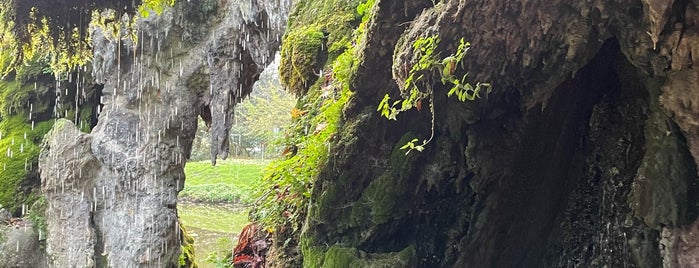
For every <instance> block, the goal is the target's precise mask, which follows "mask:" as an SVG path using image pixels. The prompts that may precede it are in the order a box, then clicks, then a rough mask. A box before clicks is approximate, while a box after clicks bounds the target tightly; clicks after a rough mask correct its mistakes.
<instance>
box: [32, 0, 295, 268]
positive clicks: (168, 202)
mask: <svg viewBox="0 0 699 268" xmlns="http://www.w3.org/2000/svg"><path fill="white" fill-rule="evenodd" d="M288 6H289V2H288V1H285V0H281V1H249V2H248V1H246V2H245V3H243V2H238V1H226V2H223V3H221V2H219V1H178V3H177V5H175V6H174V7H173V8H168V9H166V10H165V11H164V12H163V13H162V14H160V15H158V16H156V15H155V14H151V16H150V17H148V18H144V19H139V20H137V22H136V24H135V25H134V26H133V29H126V28H123V29H122V31H121V33H123V35H122V36H117V37H115V36H114V35H113V33H112V32H105V31H104V29H102V28H100V27H93V28H92V29H91V31H92V36H93V39H94V48H93V54H94V62H93V76H94V77H95V79H96V82H97V83H103V84H104V91H103V92H104V94H103V97H102V102H103V104H104V109H103V110H102V112H101V114H100V117H99V121H98V123H97V125H96V126H95V127H94V129H93V130H92V132H91V133H89V134H84V133H80V132H78V131H77V129H75V127H74V126H72V125H71V124H70V123H68V122H64V121H59V123H57V124H56V126H55V128H54V130H53V134H52V135H49V138H48V140H47V143H48V144H47V146H46V148H45V150H44V152H43V153H42V156H41V160H40V168H41V170H42V189H43V191H44V193H45V195H46V197H47V201H48V203H49V204H50V206H49V208H48V209H47V212H46V213H47V215H49V217H47V219H48V237H47V252H48V254H49V263H50V265H51V267H104V266H108V267H175V266H178V257H179V255H180V243H181V241H180V240H181V234H180V227H179V225H178V222H177V211H176V204H177V193H178V192H179V191H180V190H181V189H182V187H183V184H184V179H185V178H184V172H183V167H184V163H185V161H186V160H187V159H188V157H189V153H190V151H191V144H192V139H193V138H194V133H195V132H196V128H197V116H200V115H201V116H202V117H203V118H205V119H206V118H209V120H210V119H211V118H212V117H213V118H214V119H215V120H214V121H213V122H212V121H209V122H208V123H210V124H212V125H213V126H212V129H213V131H212V141H214V142H215V144H218V145H220V146H214V149H213V152H212V155H213V157H214V159H215V157H216V156H217V155H219V156H222V157H225V155H226V153H227V144H228V141H227V139H228V138H227V137H228V129H229V128H230V120H228V119H225V118H230V116H231V114H232V107H233V106H234V105H235V104H236V103H237V102H239V101H240V100H242V98H244V97H245V96H247V94H249V93H250V90H251V88H252V83H253V82H254V79H256V78H257V76H258V75H259V73H260V72H261V71H262V69H264V66H265V65H266V64H268V63H269V62H271V61H272V60H273V55H274V52H275V50H276V47H277V45H278V41H277V40H279V38H278V37H279V35H281V34H282V31H283V29H284V23H285V20H286V19H285V18H286V9H287V7H288ZM123 20H125V21H126V20H128V18H124V19H123ZM130 33H134V34H135V35H136V36H138V39H137V40H138V41H137V42H135V41H134V39H132V38H130V37H129V34H130ZM253 58H254V59H255V60H254V61H253V60H251V59H253ZM209 112H210V114H209ZM66 228H67V230H69V231H63V230H66ZM78 245H79V246H78Z"/></svg>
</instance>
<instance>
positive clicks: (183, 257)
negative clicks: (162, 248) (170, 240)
mask: <svg viewBox="0 0 699 268" xmlns="http://www.w3.org/2000/svg"><path fill="white" fill-rule="evenodd" d="M178 225H179V226H180V234H181V237H180V239H181V240H182V241H181V242H182V245H180V250H181V253H180V257H179V265H180V268H197V267H199V266H198V265H197V263H196V262H194V238H193V237H192V236H190V235H189V234H188V233H187V230H186V229H185V228H184V225H182V222H180V221H179V220H178Z"/></svg>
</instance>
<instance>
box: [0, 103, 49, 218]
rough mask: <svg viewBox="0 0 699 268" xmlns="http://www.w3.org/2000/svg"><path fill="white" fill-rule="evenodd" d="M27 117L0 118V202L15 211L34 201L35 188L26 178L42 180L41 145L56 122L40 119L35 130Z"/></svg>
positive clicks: (36, 182) (36, 180)
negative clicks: (40, 173)
mask: <svg viewBox="0 0 699 268" xmlns="http://www.w3.org/2000/svg"><path fill="white" fill-rule="evenodd" d="M25 119H26V116H25V115H15V116H11V117H9V118H4V119H2V121H0V133H1V135H2V137H1V138H0V151H1V152H2V153H0V204H2V205H3V206H4V207H6V208H8V209H9V210H10V211H12V212H13V213H14V214H17V213H18V212H19V211H20V210H21V208H22V205H23V204H25V205H30V204H31V203H33V202H34V201H35V200H30V196H29V193H30V192H31V190H32V189H31V187H27V185H26V184H27V183H26V180H34V182H35V184H38V182H39V180H38V175H37V174H36V169H37V165H36V162H37V159H38V157H39V151H40V148H39V144H41V140H42V138H43V136H44V134H46V133H47V132H48V131H49V130H50V129H51V126H52V125H53V121H46V122H40V123H36V124H35V125H34V128H33V129H32V125H31V123H29V122H27V121H26V120H25ZM30 176H32V177H34V176H35V178H30ZM33 186H34V187H36V186H38V185H33ZM33 199H36V198H33Z"/></svg>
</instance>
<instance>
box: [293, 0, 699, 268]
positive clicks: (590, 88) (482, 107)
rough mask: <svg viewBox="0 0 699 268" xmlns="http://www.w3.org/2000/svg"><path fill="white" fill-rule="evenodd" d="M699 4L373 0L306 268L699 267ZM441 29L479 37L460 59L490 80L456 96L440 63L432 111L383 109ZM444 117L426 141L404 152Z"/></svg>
mask: <svg viewBox="0 0 699 268" xmlns="http://www.w3.org/2000/svg"><path fill="white" fill-rule="evenodd" d="M697 5H699V2H697V1H654V0H642V1H633V0H617V1H579V2H569V1H525V2H522V1H458V0H444V1H436V2H432V1H420V0H407V1H382V0H377V1H376V2H375V5H374V7H373V10H372V13H373V16H372V18H371V20H370V21H369V24H368V26H367V34H366V36H365V39H364V40H363V42H361V43H359V44H357V46H358V47H359V51H360V52H359V55H358V62H357V66H356V71H355V73H354V75H353V77H352V83H351V89H352V91H353V92H354V95H353V97H352V98H351V99H350V101H349V103H348V104H347V106H346V107H345V110H344V113H343V122H342V124H343V126H342V128H340V129H342V131H340V132H339V133H338V137H337V138H336V139H334V141H335V144H334V145H333V146H332V148H331V157H330V159H332V161H328V163H327V165H326V166H324V168H323V169H322V171H321V173H320V175H319V176H318V179H317V181H316V183H315V185H314V189H313V193H312V196H311V201H310V205H309V209H308V214H307V218H306V222H305V226H304V231H303V233H302V234H301V237H300V243H299V245H300V248H301V250H302V252H303V255H304V266H306V267H342V266H346V265H350V264H361V265H360V266H367V267H369V266H381V265H386V264H387V263H403V264H404V265H406V266H412V267H595V266H609V267H692V266H696V265H698V264H699V251H698V250H699V242H697V241H699V240H697V239H696V234H695V233H693V232H692V230H696V228H697V226H699V221H698V220H697V209H698V208H699V207H698V206H697V200H698V199H699V198H698V197H699V195H698V194H697V193H698V192H697V189H698V179H697V170H696V165H697V163H698V162H697V159H699V149H698V148H699V147H697V146H696V144H697V140H698V139H699V136H697V134H696V131H697V128H696V122H695V121H696V119H697V114H696V113H697V108H696V107H694V106H695V105H694V103H696V102H695V101H696V100H695V97H696V91H697V90H699V87H698V86H697V81H698V80H697V77H699V76H698V74H697V71H696V70H695V69H694V67H693V65H694V64H695V63H696V62H697V59H696V57H697V56H695V55H699V54H697V53H699V51H696V48H697V47H699V43H698V42H699V39H698V38H699V36H697V35H696V33H697V29H696V27H699V26H698V25H696V22H697V20H698V19H699V15H697V13H696V10H697V9H696V8H697ZM430 36H438V37H439V39H440V40H441V42H440V44H439V46H438V51H441V52H442V54H441V55H442V57H444V56H447V55H449V54H450V53H453V52H454V51H456V49H457V46H458V44H459V39H461V38H464V39H465V40H467V41H469V42H471V44H472V48H471V49H470V50H469V51H468V53H467V56H466V58H465V60H464V66H463V68H460V67H459V68H458V69H457V70H456V72H457V73H458V74H459V77H460V76H461V75H463V74H465V73H466V72H469V73H470V78H471V80H470V81H472V82H474V83H475V82H476V81H481V82H490V83H492V84H493V88H492V92H487V94H486V92H481V94H480V98H477V99H476V100H475V101H467V102H461V101H458V100H456V99H455V98H448V97H447V96H446V95H447V91H448V90H449V88H448V87H446V86H444V85H442V84H441V83H439V74H434V73H432V74H431V75H434V76H436V77H435V78H434V79H433V81H435V82H434V83H432V84H431V85H432V86H433V87H434V100H433V102H432V104H433V105H434V119H432V115H431V114H430V112H429V111H428V110H427V109H422V110H421V111H419V110H417V109H413V110H411V111H408V112H405V113H403V114H401V115H399V116H398V118H397V120H396V121H389V120H386V119H385V118H383V117H382V116H381V115H380V114H379V113H377V112H376V107H377V105H378V103H379V102H380V101H381V99H382V98H383V96H384V95H385V94H387V93H388V94H390V95H391V96H392V97H394V98H395V97H396V96H397V95H399V94H400V93H404V94H407V92H401V91H400V87H399V86H398V85H399V84H402V83H403V82H404V80H405V79H406V77H407V76H408V74H407V73H406V72H407V71H408V70H410V69H411V66H413V65H414V64H417V61H418V60H419V58H420V57H419V56H416V55H415V50H414V49H413V44H414V43H415V41H416V40H420V39H423V38H427V37H430ZM423 90H424V89H423ZM423 101H427V100H423ZM431 120H434V121H435V125H434V127H432V126H431V124H430V122H431ZM432 130H434V133H435V135H434V139H433V140H432V142H431V143H430V144H428V146H427V148H426V149H425V151H423V152H421V153H415V152H411V153H410V154H408V155H407V156H406V155H405V152H404V150H400V147H402V146H403V145H404V144H406V142H408V141H410V140H411V139H412V138H414V137H415V136H417V137H418V138H419V139H423V138H424V139H426V137H428V136H430V132H431V131H432Z"/></svg>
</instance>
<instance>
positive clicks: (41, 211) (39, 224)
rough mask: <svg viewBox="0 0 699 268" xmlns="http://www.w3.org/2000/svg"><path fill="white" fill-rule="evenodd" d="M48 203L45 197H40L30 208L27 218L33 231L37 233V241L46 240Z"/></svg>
mask: <svg viewBox="0 0 699 268" xmlns="http://www.w3.org/2000/svg"><path fill="white" fill-rule="evenodd" d="M47 206H48V203H47V202H46V197H44V196H40V197H39V198H38V199H37V200H36V202H34V204H33V205H32V206H31V209H30V210H29V214H28V215H27V217H28V218H29V220H30V221H31V222H32V223H33V224H34V229H36V231H37V232H38V233H39V239H40V240H42V239H46V234H47V227H48V225H47V223H46V208H47Z"/></svg>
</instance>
